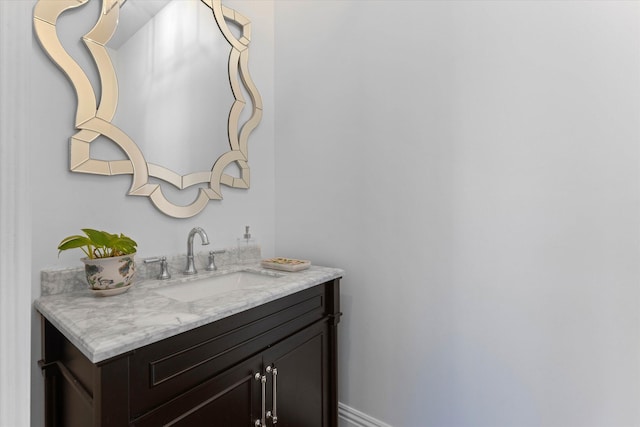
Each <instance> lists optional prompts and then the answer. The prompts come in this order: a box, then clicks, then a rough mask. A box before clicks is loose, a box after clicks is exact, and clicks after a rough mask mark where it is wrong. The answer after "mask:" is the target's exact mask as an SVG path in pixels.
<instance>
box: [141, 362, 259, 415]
mask: <svg viewBox="0 0 640 427" xmlns="http://www.w3.org/2000/svg"><path fill="white" fill-rule="evenodd" d="M258 372H262V357H261V356H259V355H258V356H255V357H252V358H251V359H248V360H246V361H245V362H242V363H240V364H238V365H236V366H234V367H233V368H230V369H228V370H227V371H225V372H224V373H222V374H220V375H217V376H216V377H214V378H211V379H210V380H208V381H206V382H204V383H203V384H200V385H199V386H197V387H194V388H193V389H191V390H190V391H188V392H186V393H184V394H182V395H180V396H179V397H177V398H175V399H172V400H170V401H169V402H167V403H165V404H164V405H162V406H160V407H158V408H156V409H154V410H153V411H151V412H149V413H147V414H146V415H144V416H143V417H141V418H139V419H138V420H135V421H134V422H133V423H132V424H131V425H133V426H140V427H143V426H149V427H157V426H166V425H170V426H172V427H178V426H180V427H187V426H188V427H194V426H198V427H201V426H202V427H205V426H211V427H251V426H253V425H254V422H255V420H256V419H258V418H260V415H261V405H262V396H261V388H260V385H259V384H257V383H258V382H257V381H256V380H255V378H254V375H255V374H256V373H258Z"/></svg>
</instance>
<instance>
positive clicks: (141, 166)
mask: <svg viewBox="0 0 640 427" xmlns="http://www.w3.org/2000/svg"><path fill="white" fill-rule="evenodd" d="M88 1H89V0H39V1H38V3H37V4H36V6H35V8H34V13H33V18H34V19H33V23H34V24H33V25H34V28H35V33H36V35H37V37H38V39H39V41H40V44H41V45H42V48H43V49H44V50H45V52H46V53H47V54H48V55H49V56H50V58H51V59H52V61H53V62H54V63H55V64H56V65H58V66H59V67H60V68H61V69H62V71H64V73H65V74H66V75H67V77H68V78H69V80H70V81H71V84H72V85H73V87H74V89H75V92H76V96H77V99H78V107H77V110H76V119H75V128H76V130H78V132H77V133H76V134H75V135H73V136H72V137H71V144H70V169H71V171H72V172H81V173H89V174H96V175H123V174H129V175H132V183H131V188H130V189H129V192H128V194H129V195H132V196H146V197H149V199H150V200H151V202H152V203H153V204H154V205H155V206H156V207H157V208H158V209H159V210H160V211H161V212H163V213H165V214H166V215H169V216H172V217H175V218H189V217H192V216H194V215H196V214H198V213H199V212H201V211H202V210H203V209H204V208H205V206H206V205H207V203H208V201H209V200H220V199H222V191H221V185H226V186H229V187H234V188H243V189H247V188H249V184H250V173H249V165H248V151H247V143H248V139H249V135H250V134H251V132H252V131H253V130H254V129H255V128H256V127H257V126H258V124H259V123H260V120H261V119H262V99H261V98H260V94H259V93H258V90H257V88H256V87H255V85H254V83H253V81H252V80H251V77H250V75H249V70H248V60H249V49H248V48H249V42H250V41H251V23H250V21H249V20H248V19H247V18H246V17H244V16H243V15H241V14H240V13H238V12H237V11H235V10H233V9H230V8H228V7H226V6H223V5H222V4H221V0H200V1H202V3H204V4H205V5H207V6H208V7H209V8H210V9H211V10H212V12H213V17H214V19H215V22H216V24H217V25H218V27H219V28H220V31H221V32H222V35H223V36H224V38H225V39H226V40H227V42H228V43H229V45H230V47H231V48H230V54H229V62H228V73H229V83H230V86H231V91H232V93H233V97H234V99H235V101H234V102H233V104H232V106H231V109H230V111H229V117H228V121H227V132H228V136H229V146H230V150H229V151H227V152H226V153H224V154H223V155H222V156H220V157H219V158H218V159H217V160H216V161H215V162H214V163H213V165H212V167H211V170H210V171H206V172H195V173H189V174H187V175H179V174H177V173H176V172H173V171H171V170H169V169H167V168H165V167H163V166H160V165H156V164H153V163H149V162H147V161H146V160H145V157H144V154H143V153H142V151H141V150H140V148H139V147H138V145H136V143H135V142H134V141H133V140H132V139H131V138H130V137H129V136H127V134H126V133H125V132H124V131H123V130H121V129H119V128H118V127H117V126H116V125H114V124H113V123H112V119H113V117H114V115H115V112H116V108H117V106H118V82H117V76H116V71H115V69H114V66H113V63H112V60H111V58H110V56H109V53H108V51H107V49H106V48H105V45H106V44H107V43H108V41H109V40H110V39H111V37H112V36H113V34H114V32H115V30H116V27H117V25H118V18H119V14H120V7H122V5H123V4H124V3H125V1H126V0H102V13H101V15H100V18H99V19H98V22H97V23H96V24H95V26H94V27H93V28H92V29H91V31H89V32H88V33H87V34H85V35H84V36H83V37H82V40H83V42H84V44H85V46H86V47H87V48H88V49H89V52H90V53H91V55H92V57H93V59H94V61H95V64H96V66H97V69H98V73H99V76H100V85H101V91H100V93H101V96H100V100H99V102H98V101H97V100H96V95H95V94H96V93H97V92H96V91H94V88H93V86H92V85H91V82H90V80H89V78H88V77H87V74H86V73H85V72H84V70H83V69H82V68H81V67H80V66H79V65H78V64H77V63H76V62H75V61H74V60H73V58H72V57H71V56H70V55H69V54H68V53H67V51H66V50H65V49H64V47H63V46H62V44H61V42H60V40H59V38H58V36H57V33H56V22H57V20H58V17H59V16H60V15H61V14H62V13H63V12H64V11H66V10H68V9H71V8H76V7H79V6H82V5H84V4H86V3H87V2H88ZM227 20H228V21H231V22H234V23H235V24H237V25H238V26H239V27H240V28H241V36H240V38H236V37H235V36H234V35H233V33H232V32H231V31H230V30H229V27H228V26H227ZM243 87H244V89H245V90H246V92H247V93H248V95H249V97H250V98H251V104H252V111H251V115H250V117H249V118H248V119H247V120H246V121H245V122H244V123H243V124H240V114H241V112H242V111H243V110H244V108H245V107H246V100H245V99H244V96H243V93H242V88H243ZM101 135H102V136H104V137H106V138H108V139H110V140H111V141H113V142H114V143H115V144H117V145H118V146H119V147H120V148H121V149H122V151H123V152H124V153H125V154H126V156H127V157H128V160H111V161H108V160H100V159H94V158H92V157H91V154H90V147H91V143H92V142H93V141H95V140H96V139H97V138H98V137H99V136H101ZM234 162H235V163H236V165H237V166H238V170H239V176H238V177H234V176H232V175H229V174H227V173H225V172H224V170H225V168H226V167H227V166H229V165H230V164H232V163H234ZM151 178H156V179H158V180H161V181H164V182H167V183H169V184H172V185H173V186H174V187H176V188H178V189H179V190H183V189H186V188H188V187H191V186H194V185H197V184H208V185H207V187H204V186H202V187H199V192H198V195H197V197H196V199H195V200H194V202H193V203H191V204H189V205H186V206H181V205H176V204H174V203H172V202H171V201H169V200H168V199H167V198H166V197H165V195H164V194H163V192H162V188H161V185H160V184H157V183H152V182H150V179H151Z"/></svg>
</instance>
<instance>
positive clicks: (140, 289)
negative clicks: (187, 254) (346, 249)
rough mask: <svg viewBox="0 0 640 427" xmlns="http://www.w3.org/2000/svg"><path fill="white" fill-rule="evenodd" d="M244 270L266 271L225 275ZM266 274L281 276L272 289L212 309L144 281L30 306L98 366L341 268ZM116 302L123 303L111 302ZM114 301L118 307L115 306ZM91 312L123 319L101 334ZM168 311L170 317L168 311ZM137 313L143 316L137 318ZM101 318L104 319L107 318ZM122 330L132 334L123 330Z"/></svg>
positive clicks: (336, 274)
mask: <svg viewBox="0 0 640 427" xmlns="http://www.w3.org/2000/svg"><path fill="white" fill-rule="evenodd" d="M247 268H249V269H251V270H263V271H267V270H266V269H263V268H262V267H260V266H259V265H252V266H249V267H247V266H246V265H239V266H237V268H235V269H234V268H230V269H228V270H227V272H228V271H244V270H246V269H247ZM268 272H270V273H271V274H274V273H275V274H279V275H281V277H282V278H283V279H279V280H281V282H282V283H280V284H278V285H277V286H274V287H268V288H267V287H260V288H255V289H252V290H244V294H241V295H237V294H231V293H229V294H225V295H221V296H219V297H218V298H216V300H215V302H214V301H211V302H214V304H213V305H210V306H209V305H202V304H200V305H199V304H198V302H196V303H180V302H176V301H175V300H172V299H170V298H167V297H162V296H160V295H159V294H156V293H155V292H153V291H154V289H157V287H158V286H162V285H163V284H162V283H161V282H158V281H154V280H147V281H144V282H141V283H139V284H136V285H135V286H137V288H136V289H132V290H131V291H129V292H128V293H126V294H122V295H121V296H120V295H119V296H115V297H107V298H99V297H94V296H93V295H91V294H89V293H88V291H77V292H70V293H67V294H58V295H51V296H44V297H41V298H38V299H37V300H35V301H34V308H35V309H36V310H37V311H38V312H39V313H40V314H41V315H42V316H43V317H44V318H46V319H47V320H48V321H49V322H50V323H51V324H52V325H53V326H54V327H56V328H57V329H58V330H59V331H60V332H61V333H62V334H63V335H64V336H65V337H66V338H67V339H68V340H69V341H70V342H71V343H73V344H74V345H75V346H76V347H77V348H78V349H79V350H80V352H82V354H83V355H84V356H86V357H87V358H88V359H89V360H90V361H91V362H93V363H99V362H103V361H105V360H108V359H111V358H114V357H118V356H121V355H124V354H126V353H128V352H130V351H132V350H135V349H136V348H140V347H143V346H146V345H149V344H153V343H155V342H158V341H161V340H163V339H165V338H169V337H172V336H175V335H178V334H181V333H184V332H187V331H190V330H192V329H195V328H198V327H201V326H204V325H207V324H210V323H213V322H215V321H218V320H221V319H224V318H226V317H229V316H232V315H234V314H238V313H242V312H243V311H246V310H249V309H252V308H254V307H257V306H260V305H263V304H266V303H269V302H271V301H274V300H277V299H280V298H283V297H286V296H288V295H291V294H294V293H296V292H300V291H303V290H305V289H308V288H311V287H313V286H317V285H320V284H322V283H325V282H328V281H331V280H334V279H338V278H341V277H342V276H343V275H344V270H342V269H339V268H330V267H321V266H312V267H311V268H310V269H308V270H304V271H301V272H284V271H283V272H281V271H277V272H276V271H274V270H268ZM222 274H224V272H223V273H222ZM118 297H123V298H120V299H119V300H117V299H116V298H118ZM114 302H115V304H114ZM118 302H121V304H117V303H118ZM147 305H148V306H149V307H147ZM96 308H100V309H105V311H108V309H109V308H110V309H111V310H112V312H113V313H114V314H113V316H114V317H115V316H119V317H120V318H122V319H124V320H123V321H122V324H118V323H113V324H107V325H106V326H105V327H104V330H101V331H96V330H95V329H97V328H98V326H92V325H96V324H99V323H97V322H99V320H100V318H97V317H96V316H95V311H96ZM170 310H174V312H169V311H170ZM138 311H140V312H141V316H144V317H142V318H140V319H138V318H137V314H138ZM103 317H106V318H107V319H108V318H109V315H108V314H107V315H104V316H103ZM119 320H120V319H119ZM145 322H155V323H149V324H145ZM162 322H166V324H163V323H162ZM127 325H129V327H130V328H131V329H132V331H126V330H125V329H124V327H126V326H127ZM109 328H111V330H109ZM133 329H135V330H133ZM98 332H99V333H98Z"/></svg>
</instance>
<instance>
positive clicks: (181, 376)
mask: <svg viewBox="0 0 640 427" xmlns="http://www.w3.org/2000/svg"><path fill="white" fill-rule="evenodd" d="M234 271H250V272H252V273H255V274H266V275H269V274H270V275H272V276H274V277H275V280H274V281H272V282H270V283H268V284H265V285H264V286H261V285H253V286H252V287H250V288H247V289H240V290H230V291H225V292H223V293H221V294H218V295H215V296H210V297H205V298H199V299H196V300H188V298H187V300H186V301H181V300H179V299H174V298H170V297H167V296H165V295H166V293H162V292H161V291H162V290H163V289H165V288H166V286H179V285H180V284H181V283H178V284H172V285H168V284H167V283H166V281H160V280H145V281H143V282H141V283H138V284H136V285H135V286H134V287H133V288H132V289H131V290H130V291H129V292H127V293H125V294H122V295H118V296H114V297H108V298H99V297H95V296H93V295H90V294H89V292H88V291H87V290H80V291H74V292H67V293H62V294H57V295H49V296H44V297H42V298H40V299H38V300H37V301H36V309H37V310H38V311H39V312H40V313H41V314H42V327H43V358H42V361H41V362H40V363H41V366H42V368H43V372H44V373H45V378H46V379H45V384H46V391H45V393H46V399H45V400H46V420H47V424H46V425H47V426H66V427H68V426H82V427H87V426H102V427H111V426H161V425H171V426H205V425H210V426H220V427H236V426H238V427H240V426H242V427H251V426H283V427H284V426H289V427H330V426H331V427H336V426H337V404H338V397H337V359H336V350H337V325H338V322H339V319H340V302H339V295H340V277H341V276H342V273H343V272H342V270H339V269H332V268H325V267H317V266H312V267H311V268H310V269H308V270H305V271H302V272H295V273H293V272H292V273H286V272H282V273H280V272H278V273H276V274H274V273H271V272H269V271H266V270H263V269H261V268H260V267H259V264H255V265H249V266H247V265H242V266H235V267H234V266H231V267H228V268H225V269H222V270H221V271H218V272H214V273H205V274H209V275H210V277H216V276H223V275H226V274H229V273H233V272H234ZM188 280H190V279H186V278H185V279H179V281H184V282H185V283H183V284H187V285H188V283H186V282H187V281H188Z"/></svg>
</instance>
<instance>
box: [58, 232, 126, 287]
mask: <svg viewBox="0 0 640 427" xmlns="http://www.w3.org/2000/svg"><path fill="white" fill-rule="evenodd" d="M82 231H83V232H84V234H85V235H84V236H82V235H74V236H69V237H66V238H64V239H63V240H62V241H61V242H60V244H59V245H58V249H59V251H60V252H62V251H66V250H68V249H75V248H80V249H82V251H83V252H84V253H85V254H86V255H87V256H86V258H82V259H81V261H82V262H84V270H85V273H86V275H87V281H88V282H89V287H90V288H91V289H95V290H110V289H122V290H123V291H124V289H126V288H128V287H129V286H131V284H132V283H133V278H134V275H135V270H136V268H135V261H134V256H135V254H136V247H137V243H136V242H135V241H134V240H133V239H131V238H130V237H127V236H125V235H124V234H120V235H117V234H111V233H107V232H106V231H98V230H93V229H91V228H83V229H82ZM60 252H58V255H60Z"/></svg>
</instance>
